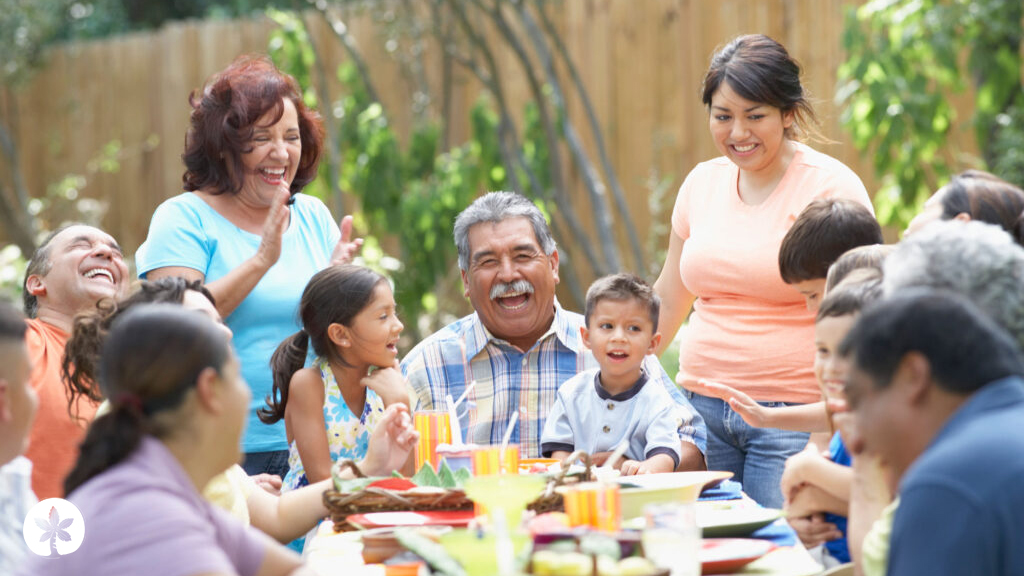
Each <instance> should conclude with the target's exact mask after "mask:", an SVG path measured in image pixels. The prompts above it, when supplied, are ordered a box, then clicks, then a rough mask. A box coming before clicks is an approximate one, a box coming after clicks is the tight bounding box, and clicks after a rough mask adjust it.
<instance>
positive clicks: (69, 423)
mask: <svg viewBox="0 0 1024 576" xmlns="http://www.w3.org/2000/svg"><path fill="white" fill-rule="evenodd" d="M25 323H26V324H27V326H28V330H27V331H26V333H25V344H26V346H27V347H28V354H29V359H30V360H31V361H32V375H31V377H30V378H29V382H30V383H31V384H32V387H33V388H35V391H36V394H38V395H39V411H38V412H37V413H36V420H35V422H34V423H33V424H32V430H31V432H29V437H28V438H29V440H28V449H27V450H26V451H25V456H26V457H28V459H29V460H31V461H32V491H33V492H35V493H36V496H37V497H38V498H39V499H40V500H45V499H46V498H60V497H62V496H64V478H65V477H66V476H67V475H68V473H69V472H71V468H72V467H73V466H74V465H75V460H76V459H77V458H78V445H79V444H80V443H81V442H82V439H83V438H85V429H86V427H87V426H88V425H89V423H90V422H92V420H93V418H94V417H95V415H96V409H97V408H98V406H99V405H98V404H96V403H94V402H92V401H90V400H88V399H84V398H79V399H78V402H77V404H76V406H75V408H76V409H75V410H74V412H73V413H74V414H75V415H76V416H78V418H74V417H72V415H71V414H69V413H68V396H67V392H66V390H67V387H66V386H65V384H64V382H63V381H62V380H61V377H60V364H61V361H62V360H63V358H64V347H65V345H66V344H67V341H68V334H67V333H66V332H64V331H63V330H61V329H60V328H57V327H56V326H52V325H50V324H47V323H45V322H41V321H39V320H27V321H26V322H25Z"/></svg>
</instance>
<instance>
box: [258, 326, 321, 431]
mask: <svg viewBox="0 0 1024 576" xmlns="http://www.w3.org/2000/svg"><path fill="white" fill-rule="evenodd" d="M308 350H309V336H307V335H306V331H305V330H299V331H298V332H296V333H295V334H292V335H291V336H289V337H288V338H286V339H285V341H284V342H281V345H280V346H278V347H277V350H274V355H273V356H271V358H270V370H271V372H273V374H274V388H273V389H272V390H271V391H270V395H269V396H267V399H266V400H267V407H266V408H260V409H259V410H257V411H256V415H257V416H259V418H260V422H263V423H264V424H273V423H275V422H277V421H279V420H281V419H282V418H284V409H285V406H287V405H288V385H289V384H290V383H291V381H292V376H294V375H295V373H296V372H298V371H299V370H302V367H303V366H305V364H306V353H307V351H308Z"/></svg>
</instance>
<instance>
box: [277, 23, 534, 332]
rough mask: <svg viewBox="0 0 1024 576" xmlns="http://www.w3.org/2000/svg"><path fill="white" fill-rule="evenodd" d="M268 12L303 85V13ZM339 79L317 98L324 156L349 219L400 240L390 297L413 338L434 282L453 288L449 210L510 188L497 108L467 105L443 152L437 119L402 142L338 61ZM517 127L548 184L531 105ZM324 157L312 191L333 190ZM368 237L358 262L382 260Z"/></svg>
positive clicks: (282, 61)
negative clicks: (456, 139) (465, 126)
mask: <svg viewBox="0 0 1024 576" xmlns="http://www.w3.org/2000/svg"><path fill="white" fill-rule="evenodd" d="M270 15H271V18H273V19H274V20H275V21H276V22H277V23H278V24H279V25H280V29H279V30H277V31H276V32H275V33H274V34H273V35H272V36H271V40H270V46H269V48H270V55H271V58H273V60H274V62H275V63H276V64H277V65H278V66H279V67H280V68H281V69H282V70H285V71H287V72H288V73H290V74H292V75H293V76H295V77H296V80H298V81H299V83H300V85H302V86H305V87H307V89H308V87H309V86H311V76H310V71H311V70H312V69H313V67H314V66H315V55H314V54H313V53H312V51H311V50H310V49H309V48H308V37H307V36H306V33H305V31H304V29H303V27H302V21H301V20H300V19H298V18H297V17H295V16H294V15H292V14H289V13H284V12H277V11H273V12H271V13H270ZM337 77H338V80H339V81H340V83H341V85H342V86H343V90H344V94H343V95H341V96H340V97H339V98H338V99H337V100H336V101H334V102H331V103H324V104H323V105H321V106H320V108H321V110H323V109H324V108H329V110H330V111H331V113H330V114H325V116H326V118H325V121H327V122H335V123H336V129H337V134H338V149H336V150H327V151H325V154H333V155H336V157H337V158H338V159H339V160H340V162H339V166H340V168H339V174H338V182H337V185H338V186H337V187H338V188H340V189H341V190H342V191H344V192H345V193H347V194H351V195H353V196H355V197H357V198H359V202H360V208H361V211H360V212H359V213H358V214H357V215H356V221H357V224H359V226H360V228H361V229H362V230H363V231H368V232H369V233H370V234H372V235H373V236H379V237H385V236H386V237H390V238H397V240H398V246H399V251H400V253H399V254H398V255H397V256H396V257H397V259H398V262H399V263H400V264H399V265H400V269H401V271H402V277H401V282H397V283H396V286H395V300H396V301H397V303H398V305H399V307H400V309H401V310H402V314H403V316H405V318H406V319H407V329H408V330H409V331H410V332H412V333H413V336H414V338H416V339H418V336H419V334H418V322H417V321H416V320H417V319H419V317H420V316H421V315H424V314H426V315H431V316H433V315H436V314H437V313H438V312H439V311H438V310H437V297H436V296H435V292H436V291H437V290H438V289H439V287H441V286H442V285H443V284H444V283H446V282H450V283H452V284H451V285H449V286H448V288H449V289H452V290H458V287H457V286H455V285H454V284H455V283H457V282H458V279H457V276H456V275H455V274H454V272H455V262H456V259H457V252H456V249H455V245H454V242H453V241H452V228H453V226H454V223H455V217H456V216H457V215H458V213H459V212H460V211H461V210H462V209H463V208H465V207H466V206H467V205H469V203H470V202H472V200H473V199H474V198H475V197H476V196H477V195H478V194H479V193H480V192H482V191H486V190H503V189H505V190H507V189H509V179H508V174H507V172H506V168H505V167H504V165H503V163H502V158H501V154H500V151H499V144H498V135H497V134H498V123H499V119H498V115H497V114H496V113H495V112H494V110H493V109H492V107H491V103H490V101H489V100H488V99H487V98H486V97H481V98H480V99H479V100H478V101H477V102H476V103H475V104H474V105H473V108H472V109H471V111H470V127H471V135H470V138H469V140H468V141H466V142H463V143H462V144H459V145H457V146H454V147H451V148H450V149H448V150H441V149H440V143H441V138H442V134H441V128H440V126H438V125H437V124H436V123H430V122H421V123H420V124H419V125H417V126H415V127H414V128H413V130H412V133H411V134H409V136H408V139H407V140H406V141H405V142H400V141H399V138H398V136H397V135H396V133H395V131H394V129H393V128H392V126H391V124H390V122H389V119H388V116H387V113H386V111H385V110H384V108H383V106H382V105H381V104H380V103H379V102H374V101H372V100H371V99H370V97H369V95H368V91H367V90H366V88H365V85H364V84H363V81H362V79H361V78H360V76H359V73H358V70H357V68H356V67H355V66H354V65H352V64H350V63H346V64H343V65H341V66H340V67H339V68H338V71H337ZM308 100H309V99H308V97H307V101H308ZM524 134H525V137H524V143H523V152H524V156H525V158H526V161H527V163H528V165H529V166H530V168H531V170H533V171H534V173H535V174H536V175H537V177H538V179H539V180H541V182H542V183H543V184H544V185H545V186H550V181H551V177H550V174H549V172H548V148H547V142H546V140H545V139H544V134H543V131H542V129H541V127H540V120H539V114H538V112H537V110H536V108H535V107H527V108H526V109H525V111H524ZM325 163H326V162H322V163H321V172H320V175H319V177H318V180H317V182H314V183H313V184H312V185H311V187H310V188H311V189H313V190H319V191H327V190H331V189H333V188H334V187H333V186H329V185H328V184H329V183H328V182H326V178H327V173H326V171H325V170H324V169H323V165H324V164H325ZM520 176H521V178H525V175H520ZM542 209H543V208H542ZM368 240H369V239H368ZM369 244H370V242H369V241H368V244H367V245H364V249H363V255H364V262H366V263H367V264H370V262H369V261H370V260H373V261H384V260H386V255H383V253H381V254H379V255H377V256H372V255H370V257H367V256H368V255H367V246H368V245H369ZM374 244H375V245H377V246H379V243H376V241H374ZM378 256H379V257H381V258H379V259H378ZM388 261H389V262H393V261H392V260H388ZM379 268H384V269H382V270H380V271H381V272H383V273H391V272H394V271H395V270H394V268H395V266H378V269H379Z"/></svg>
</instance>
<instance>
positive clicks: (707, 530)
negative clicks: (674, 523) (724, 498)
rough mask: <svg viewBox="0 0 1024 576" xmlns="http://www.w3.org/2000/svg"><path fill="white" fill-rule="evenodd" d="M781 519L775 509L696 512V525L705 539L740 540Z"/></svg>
mask: <svg viewBox="0 0 1024 576" xmlns="http://www.w3.org/2000/svg"><path fill="white" fill-rule="evenodd" d="M779 518H782V510H777V509H775V508H752V507H751V508H733V509H730V510H713V509H706V510H698V511H697V524H698V525H699V526H700V527H701V529H702V530H703V533H704V537H705V538H740V537H743V536H749V535H751V534H753V533H754V532H756V531H757V530H759V529H761V528H764V527H765V526H767V525H769V524H771V523H772V522H775V521H776V520H778V519H779Z"/></svg>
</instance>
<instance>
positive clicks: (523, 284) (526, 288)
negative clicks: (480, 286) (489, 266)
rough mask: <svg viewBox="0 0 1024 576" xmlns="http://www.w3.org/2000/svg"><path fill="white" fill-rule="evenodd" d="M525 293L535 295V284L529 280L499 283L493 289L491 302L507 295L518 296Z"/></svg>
mask: <svg viewBox="0 0 1024 576" xmlns="http://www.w3.org/2000/svg"><path fill="white" fill-rule="evenodd" d="M519 292H525V293H527V294H533V284H531V283H530V282H529V280H516V281H515V282H498V283H497V284H495V285H494V286H492V287H491V300H494V299H495V298H501V297H502V296H504V295H505V294H517V293H519Z"/></svg>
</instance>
